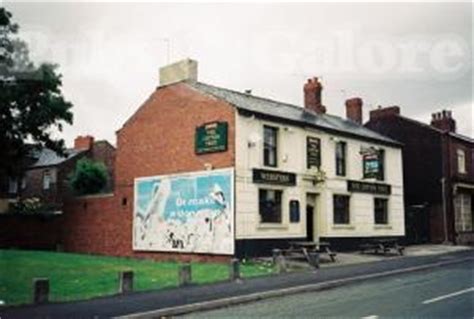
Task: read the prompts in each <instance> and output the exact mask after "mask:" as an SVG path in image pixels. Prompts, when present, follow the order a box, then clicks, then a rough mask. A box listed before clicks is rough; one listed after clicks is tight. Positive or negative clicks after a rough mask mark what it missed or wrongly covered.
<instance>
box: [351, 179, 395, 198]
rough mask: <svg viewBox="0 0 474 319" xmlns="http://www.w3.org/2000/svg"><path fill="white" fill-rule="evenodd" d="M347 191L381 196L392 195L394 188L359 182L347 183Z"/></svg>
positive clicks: (386, 185)
mask: <svg viewBox="0 0 474 319" xmlns="http://www.w3.org/2000/svg"><path fill="white" fill-rule="evenodd" d="M347 190H348V191H349V192H357V193H370V194H380V195H390V194H391V193H392V188H391V186H390V185H388V184H380V183H365V182H359V181H347Z"/></svg>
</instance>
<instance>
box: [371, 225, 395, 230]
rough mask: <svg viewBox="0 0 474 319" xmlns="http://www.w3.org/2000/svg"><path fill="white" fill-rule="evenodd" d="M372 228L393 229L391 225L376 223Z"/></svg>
mask: <svg viewBox="0 0 474 319" xmlns="http://www.w3.org/2000/svg"><path fill="white" fill-rule="evenodd" d="M374 229H393V227H392V225H384V224H376V225H374Z"/></svg>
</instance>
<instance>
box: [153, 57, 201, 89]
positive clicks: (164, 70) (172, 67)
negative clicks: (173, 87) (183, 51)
mask: <svg viewBox="0 0 474 319" xmlns="http://www.w3.org/2000/svg"><path fill="white" fill-rule="evenodd" d="M197 74H198V63H197V61H195V60H192V59H184V60H181V61H178V62H175V63H173V64H168V65H165V66H164V67H161V68H160V86H163V85H169V84H173V83H176V82H181V81H186V80H188V81H194V82H195V81H197Z"/></svg>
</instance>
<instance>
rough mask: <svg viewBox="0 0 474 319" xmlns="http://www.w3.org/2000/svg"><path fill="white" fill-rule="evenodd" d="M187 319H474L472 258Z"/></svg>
mask: <svg viewBox="0 0 474 319" xmlns="http://www.w3.org/2000/svg"><path fill="white" fill-rule="evenodd" d="M186 317H187V318H252V317H253V318H257V317H258V318H262V317H266V318H327V317H332V318H335V317H337V318H366V319H376V318H389V317H390V318H408V317H410V318H414V317H416V318H419V317H424V318H470V319H472V318H474V268H473V263H472V261H468V262H464V263H460V264H455V265H450V266H446V267H444V268H434V269H432V270H429V271H423V272H416V273H407V274H402V275H398V276H394V277H386V278H383V279H378V280H370V281H368V282H365V283H359V284H353V285H349V286H343V287H339V288H335V289H331V290H325V291H319V292H312V293H305V294H299V295H289V296H287V297H280V298H274V299H268V300H265V301H260V302H254V303H250V304H243V305H239V306H235V307H229V308H223V309H217V310H213V311H208V312H198V313H193V314H190V315H188V316H186Z"/></svg>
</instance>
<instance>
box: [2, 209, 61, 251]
mask: <svg viewBox="0 0 474 319" xmlns="http://www.w3.org/2000/svg"><path fill="white" fill-rule="evenodd" d="M60 225H61V220H60V218H59V217H55V216H52V217H43V216H16V215H10V214H0V248H22V249H56V245H57V244H59V243H61V227H60Z"/></svg>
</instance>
